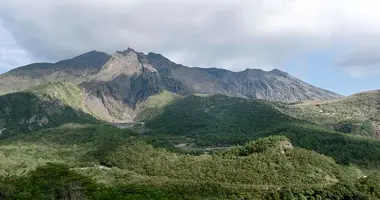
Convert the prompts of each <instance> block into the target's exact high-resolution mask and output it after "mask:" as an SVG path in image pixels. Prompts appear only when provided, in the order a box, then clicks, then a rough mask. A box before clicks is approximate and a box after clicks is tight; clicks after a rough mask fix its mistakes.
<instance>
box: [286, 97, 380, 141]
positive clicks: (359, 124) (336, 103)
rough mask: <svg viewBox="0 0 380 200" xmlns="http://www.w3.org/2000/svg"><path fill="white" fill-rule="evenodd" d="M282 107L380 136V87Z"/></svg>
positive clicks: (332, 126) (294, 113)
mask: <svg viewBox="0 0 380 200" xmlns="http://www.w3.org/2000/svg"><path fill="white" fill-rule="evenodd" d="M280 110H282V111H284V112H285V113H288V114H290V115H292V116H294V117H296V118H299V119H304V120H308V121H311V122H314V123H317V124H320V125H323V126H325V127H327V128H330V129H332V130H336V131H340V132H344V133H350V134H354V135H361V136H367V137H371V138H376V139H379V138H380V91H369V92H363V93H359V94H355V95H352V96H349V97H345V98H342V99H337V100H331V101H314V102H304V103H300V104H295V105H291V106H283V107H281V108H280Z"/></svg>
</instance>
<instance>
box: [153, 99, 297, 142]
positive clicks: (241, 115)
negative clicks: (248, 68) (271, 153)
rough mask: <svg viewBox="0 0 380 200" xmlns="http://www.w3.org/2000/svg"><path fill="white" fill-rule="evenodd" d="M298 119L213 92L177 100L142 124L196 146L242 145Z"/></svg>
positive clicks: (257, 103)
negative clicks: (264, 131) (190, 140)
mask: <svg viewBox="0 0 380 200" xmlns="http://www.w3.org/2000/svg"><path fill="white" fill-rule="evenodd" d="M298 121H299V120H296V119H294V118H292V117H290V116H288V115H285V114H282V113H281V112H279V111H278V110H276V109H275V108H274V107H273V106H271V105H270V104H269V103H267V102H265V101H261V100H247V99H242V98H233V97H227V96H223V95H213V96H207V97H200V96H189V97H187V98H184V99H180V100H178V101H176V102H175V103H173V104H171V105H169V106H167V107H165V109H164V111H163V112H162V113H161V114H160V115H158V116H157V117H155V118H154V119H153V120H150V121H148V122H147V123H146V126H147V127H148V128H150V129H152V130H153V133H154V134H156V135H160V134H165V135H173V136H178V135H180V136H183V135H186V136H189V137H192V138H196V139H197V140H196V143H197V144H198V145H202V146H207V145H209V146H212V145H230V144H243V143H245V142H246V141H248V140H250V139H252V138H253V136H254V135H255V134H256V133H259V132H260V131H263V130H267V129H268V128H269V127H270V128H273V127H279V126H280V127H283V126H288V125H291V124H293V123H295V122H298ZM299 123H301V122H299Z"/></svg>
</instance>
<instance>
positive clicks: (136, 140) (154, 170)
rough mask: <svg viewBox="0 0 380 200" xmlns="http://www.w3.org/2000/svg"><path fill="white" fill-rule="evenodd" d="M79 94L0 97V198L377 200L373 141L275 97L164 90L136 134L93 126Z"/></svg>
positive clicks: (48, 91) (56, 91)
mask: <svg viewBox="0 0 380 200" xmlns="http://www.w3.org/2000/svg"><path fill="white" fill-rule="evenodd" d="M81 96H82V95H81V91H80V90H77V89H76V87H71V86H70V85H65V84H64V83H54V84H50V85H47V86H41V87H38V88H36V89H35V90H32V91H30V92H22V93H13V94H8V95H4V96H0V103H1V104H0V108H1V109H0V114H1V115H0V117H1V118H0V119H3V120H2V121H1V123H0V125H2V126H3V127H5V128H6V131H5V132H3V134H1V137H0V198H1V199H36V198H37V199H313V198H314V199H376V198H380V193H379V191H380V185H379V182H378V181H379V180H380V176H379V171H380V168H379V166H380V142H379V141H376V140H373V139H370V138H366V137H358V136H352V135H349V134H343V133H339V132H336V131H333V130H330V129H327V128H325V127H321V126H318V125H317V124H313V123H310V122H308V121H304V120H301V119H296V118H294V117H291V116H289V115H287V114H285V113H283V112H280V111H279V110H278V108H276V107H275V106H274V105H273V104H272V103H269V102H266V101H262V100H247V99H242V98H233V97H226V96H222V95H213V96H188V97H183V98H180V97H179V96H175V95H172V94H170V93H166V92H164V93H161V94H159V95H157V96H155V97H152V98H151V99H149V100H148V101H147V102H146V103H147V104H146V105H142V108H143V109H146V113H144V114H143V115H141V116H144V117H142V118H146V119H150V120H148V121H146V128H149V131H148V132H146V133H135V132H133V131H132V130H129V129H118V128H116V127H113V126H108V125H105V124H98V125H94V124H91V123H98V121H97V120H96V119H94V118H92V117H91V116H89V115H87V114H85V113H83V112H81V111H79V110H78V109H76V108H78V107H76V106H77V105H78V104H79V103H80V102H81V101H82V100H81V98H79V97H81ZM23 105H24V106H23ZM26 105H28V106H26ZM148 108H153V110H150V111H149V109H148ZM156 108H157V109H156ZM143 109H142V110H143ZM154 109H156V110H154ZM70 122H75V123H76V124H73V123H71V124H67V123H70ZM8 130H12V132H11V133H12V134H5V133H8V132H7V131H8ZM181 143H182V144H183V143H188V144H187V145H189V146H190V147H198V148H199V149H197V150H195V149H196V148H194V149H192V148H189V149H186V148H185V149H183V148H177V147H176V146H175V145H178V144H181ZM180 146H181V145H180ZM226 146H228V147H229V148H222V149H221V150H220V149H219V150H218V151H213V150H211V151H203V150H202V148H203V149H204V148H206V147H207V148H210V149H212V148H211V147H226Z"/></svg>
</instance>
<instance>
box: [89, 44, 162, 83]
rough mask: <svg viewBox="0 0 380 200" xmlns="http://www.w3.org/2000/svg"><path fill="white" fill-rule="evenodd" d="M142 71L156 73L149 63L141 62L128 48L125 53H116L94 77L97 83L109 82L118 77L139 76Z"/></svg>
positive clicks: (134, 52)
mask: <svg viewBox="0 0 380 200" xmlns="http://www.w3.org/2000/svg"><path fill="white" fill-rule="evenodd" d="M144 70H147V71H149V72H152V73H153V72H157V70H156V69H154V68H153V67H152V66H151V65H150V64H149V63H147V62H141V60H140V59H139V55H138V53H137V52H136V51H135V50H133V49H131V48H128V50H125V51H117V52H116V53H115V54H114V55H112V57H111V59H110V60H109V61H108V62H107V63H106V64H105V65H104V66H103V67H102V69H101V70H100V72H99V73H98V74H97V76H96V80H99V81H111V80H113V79H115V78H116V77H118V76H120V75H125V76H133V75H139V74H141V73H142V72H143V71H144Z"/></svg>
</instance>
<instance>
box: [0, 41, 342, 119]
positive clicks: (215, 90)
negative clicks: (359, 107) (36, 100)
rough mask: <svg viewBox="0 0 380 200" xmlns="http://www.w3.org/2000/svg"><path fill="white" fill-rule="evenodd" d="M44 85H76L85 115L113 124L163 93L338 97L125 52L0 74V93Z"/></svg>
mask: <svg viewBox="0 0 380 200" xmlns="http://www.w3.org/2000/svg"><path fill="white" fill-rule="evenodd" d="M48 82H69V83H72V84H74V85H78V86H79V87H80V90H81V91H82V92H83V101H84V104H85V105H86V107H87V108H88V110H91V112H92V113H97V114H95V115H96V116H97V117H100V116H101V117H100V118H102V119H105V120H107V121H113V122H120V121H133V120H135V118H136V116H137V115H138V114H139V112H140V111H138V109H139V108H141V106H139V105H140V104H141V105H143V104H144V102H146V101H147V100H148V99H149V97H151V96H154V95H160V94H162V93H163V92H168V93H170V94H178V95H182V96H186V95H189V94H196V93H201V94H224V95H228V96H233V97H243V98H259V99H267V100H271V101H280V102H297V101H304V100H329V99H336V98H339V97H341V96H340V95H338V94H335V93H333V92H330V91H327V90H323V89H320V88H317V87H314V86H311V85H309V84H307V83H305V82H303V81H301V80H299V79H297V78H295V77H292V76H290V75H289V74H287V73H285V72H282V71H280V70H272V71H268V72H266V71H262V70H257V69H247V70H245V71H241V72H232V71H228V70H224V69H217V68H208V69H205V68H195V67H186V66H183V65H179V64H176V63H174V62H171V61H170V60H169V59H167V58H165V57H163V56H162V55H160V54H155V53H149V54H147V55H145V54H143V53H139V52H136V51H135V50H133V49H131V48H128V49H127V50H125V51H117V52H116V53H114V54H113V55H112V56H110V55H107V54H105V53H101V52H96V51H92V52H89V53H86V54H83V55H80V56H78V57H75V58H72V59H69V60H64V61H60V62H57V63H54V64H53V63H36V64H31V65H28V66H24V67H20V68H17V69H14V70H11V71H9V72H7V73H5V74H2V75H0V85H1V86H0V94H6V93H11V92H17V91H21V90H25V89H29V88H31V87H34V86H36V85H42V84H46V83H48ZM140 110H141V109H140ZM140 116H141V115H140ZM139 119H141V117H139Z"/></svg>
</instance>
